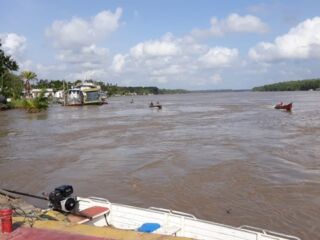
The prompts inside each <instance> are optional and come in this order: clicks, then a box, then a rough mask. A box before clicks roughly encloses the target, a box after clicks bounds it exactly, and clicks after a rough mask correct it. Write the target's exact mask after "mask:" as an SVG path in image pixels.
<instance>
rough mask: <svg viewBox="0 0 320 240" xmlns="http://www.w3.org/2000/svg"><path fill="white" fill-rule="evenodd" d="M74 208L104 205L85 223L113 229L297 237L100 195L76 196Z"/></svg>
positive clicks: (238, 238) (249, 238)
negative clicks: (103, 210)
mask: <svg viewBox="0 0 320 240" xmlns="http://www.w3.org/2000/svg"><path fill="white" fill-rule="evenodd" d="M78 201H79V206H78V208H79V209H78V210H79V211H82V210H85V209H88V208H90V207H92V206H100V207H104V208H106V209H108V213H107V214H104V215H103V216H100V217H97V218H94V219H92V220H90V221H88V222H86V223H85V224H89V225H94V226H100V227H104V226H112V227H114V228H117V229H125V230H133V231H137V230H138V229H139V228H140V227H141V226H143V225H144V224H150V225H152V224H158V225H159V226H160V227H159V228H157V229H155V230H154V231H152V233H157V234H164V235H171V236H178V237H187V238H192V239H205V240H221V239H224V240H289V239H290V240H298V239H299V238H297V237H294V236H289V235H285V234H280V233H275V232H271V231H267V230H263V229H257V228H253V227H248V226H244V227H239V228H236V227H232V226H227V225H223V224H218V223H214V222H210V221H205V220H200V219H197V218H196V217H195V216H193V215H191V214H188V213H183V212H178V211H172V210H168V209H162V208H153V207H151V208H148V209H145V208H138V207H132V206H127V205H122V204H116V203H110V202H109V201H108V200H105V199H101V198H95V197H90V198H78Z"/></svg>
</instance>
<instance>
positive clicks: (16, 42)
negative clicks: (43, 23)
mask: <svg viewBox="0 0 320 240" xmlns="http://www.w3.org/2000/svg"><path fill="white" fill-rule="evenodd" d="M0 39H1V43H2V48H3V50H4V51H5V52H6V53H7V54H9V55H12V56H14V57H17V55H19V54H21V53H22V52H23V51H24V50H25V48H26V42H27V39H26V38H25V37H24V36H22V35H18V34H16V33H0Z"/></svg>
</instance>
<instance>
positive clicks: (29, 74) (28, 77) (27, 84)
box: [21, 71, 37, 97]
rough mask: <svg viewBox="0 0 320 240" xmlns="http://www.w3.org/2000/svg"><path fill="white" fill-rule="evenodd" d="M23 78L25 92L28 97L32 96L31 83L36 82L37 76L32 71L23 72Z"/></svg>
mask: <svg viewBox="0 0 320 240" xmlns="http://www.w3.org/2000/svg"><path fill="white" fill-rule="evenodd" d="M21 78H22V80H23V81H25V84H24V87H25V92H26V96H28V97H29V96H30V91H31V85H30V81H32V80H34V79H36V78H37V74H35V73H34V72H31V71H23V72H22V73H21Z"/></svg>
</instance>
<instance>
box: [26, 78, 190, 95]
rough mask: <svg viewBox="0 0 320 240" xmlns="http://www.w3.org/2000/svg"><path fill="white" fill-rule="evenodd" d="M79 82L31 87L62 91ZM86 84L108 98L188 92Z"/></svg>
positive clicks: (42, 82)
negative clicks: (98, 87) (99, 88)
mask: <svg viewBox="0 0 320 240" xmlns="http://www.w3.org/2000/svg"><path fill="white" fill-rule="evenodd" d="M81 82H82V81H81V80H77V81H75V82H71V81H65V80H48V79H40V80H39V81H37V82H36V83H35V84H33V85H32V86H33V87H34V88H39V89H43V88H52V89H53V91H59V90H63V89H64V88H65V89H66V88H69V89H70V88H72V87H74V86H76V85H77V84H81ZM86 82H91V83H94V84H96V85H99V86H100V87H101V90H102V91H104V92H107V93H108V96H116V95H121V96H122V95H133V94H134V95H148V94H154V95H157V94H169V93H172V94H174V93H186V92H188V91H186V90H183V89H160V88H158V87H142V86H137V87H121V86H118V85H116V84H111V83H104V82H102V81H94V80H86Z"/></svg>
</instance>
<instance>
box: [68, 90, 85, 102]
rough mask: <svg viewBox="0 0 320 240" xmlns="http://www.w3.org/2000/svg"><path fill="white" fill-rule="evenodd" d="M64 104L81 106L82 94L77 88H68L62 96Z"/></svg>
mask: <svg viewBox="0 0 320 240" xmlns="http://www.w3.org/2000/svg"><path fill="white" fill-rule="evenodd" d="M64 105H65V106H82V105H83V94H82V91H80V90H79V89H69V90H68V91H67V92H66V93H65V97H64Z"/></svg>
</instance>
